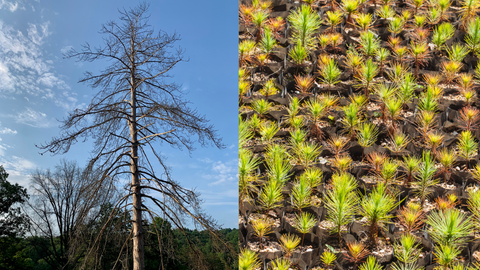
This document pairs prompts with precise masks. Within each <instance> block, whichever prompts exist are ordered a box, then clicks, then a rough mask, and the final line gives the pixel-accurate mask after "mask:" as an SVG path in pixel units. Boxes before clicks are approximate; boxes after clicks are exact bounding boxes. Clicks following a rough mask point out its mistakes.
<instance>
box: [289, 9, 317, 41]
mask: <svg viewBox="0 0 480 270" xmlns="http://www.w3.org/2000/svg"><path fill="white" fill-rule="evenodd" d="M287 19H288V21H289V22H290V25H291V28H292V38H291V39H292V41H293V42H292V43H297V41H298V42H300V45H301V46H302V47H304V48H306V49H308V50H309V49H313V48H315V45H316V39H315V33H316V32H317V30H318V28H319V27H320V25H321V23H322V21H321V20H320V16H319V15H318V13H316V12H314V11H313V10H312V9H311V8H310V7H309V6H306V5H302V6H301V7H299V8H297V9H296V10H293V11H291V13H290V15H288V18H287Z"/></svg>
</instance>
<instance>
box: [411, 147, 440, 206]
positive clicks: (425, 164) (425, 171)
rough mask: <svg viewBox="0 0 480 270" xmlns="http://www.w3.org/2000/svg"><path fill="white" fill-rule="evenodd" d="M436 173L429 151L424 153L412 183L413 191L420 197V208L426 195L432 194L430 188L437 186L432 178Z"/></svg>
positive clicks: (435, 180)
mask: <svg viewBox="0 0 480 270" xmlns="http://www.w3.org/2000/svg"><path fill="white" fill-rule="evenodd" d="M436 171H437V169H436V168H435V162H434V160H433V157H432V155H431V153H430V151H424V152H423V154H422V162H421V164H420V166H419V168H418V173H417V175H416V177H415V178H416V181H415V182H414V184H415V188H414V190H415V192H416V194H417V195H418V196H419V197H420V202H421V204H422V207H423V205H424V204H425V200H426V198H427V197H428V195H430V194H431V193H432V187H433V186H435V185H436V184H437V179H435V178H434V176H435V172H436Z"/></svg>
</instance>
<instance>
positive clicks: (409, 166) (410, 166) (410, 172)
mask: <svg viewBox="0 0 480 270" xmlns="http://www.w3.org/2000/svg"><path fill="white" fill-rule="evenodd" d="M420 162H421V161H420V159H419V158H417V157H415V156H406V157H403V162H402V165H403V167H404V168H405V170H406V173H407V177H406V178H405V182H404V185H406V186H409V185H410V182H411V181H412V180H413V179H414V177H415V173H417V171H418V166H419V165H420Z"/></svg>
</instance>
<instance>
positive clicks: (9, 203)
mask: <svg viewBox="0 0 480 270" xmlns="http://www.w3.org/2000/svg"><path fill="white" fill-rule="evenodd" d="M7 178H8V173H7V172H6V171H5V169H4V168H3V165H0V198H1V199H0V220H1V223H0V237H5V236H7V237H18V236H23V234H24V233H25V232H26V231H27V229H28V228H29V221H28V218H27V216H26V215H25V214H24V213H22V211H21V210H20V207H14V205H15V204H17V203H18V204H22V203H24V202H26V201H27V200H28V198H29V196H28V194H27V190H26V189H25V188H24V187H22V186H20V185H19V184H14V185H12V184H11V183H10V182H8V180H7Z"/></svg>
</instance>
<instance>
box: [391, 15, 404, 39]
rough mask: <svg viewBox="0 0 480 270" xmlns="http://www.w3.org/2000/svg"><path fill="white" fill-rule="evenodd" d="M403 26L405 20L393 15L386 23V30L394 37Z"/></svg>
mask: <svg viewBox="0 0 480 270" xmlns="http://www.w3.org/2000/svg"><path fill="white" fill-rule="evenodd" d="M404 26H405V21H404V20H403V18H402V17H400V16H395V17H393V19H392V20H390V21H389V23H388V31H389V32H390V33H392V34H393V36H394V37H395V36H396V35H398V34H400V32H402V31H403V29H404Z"/></svg>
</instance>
